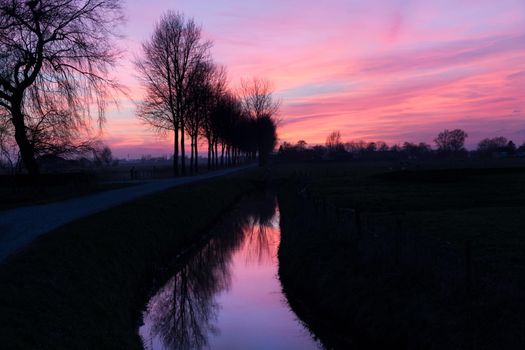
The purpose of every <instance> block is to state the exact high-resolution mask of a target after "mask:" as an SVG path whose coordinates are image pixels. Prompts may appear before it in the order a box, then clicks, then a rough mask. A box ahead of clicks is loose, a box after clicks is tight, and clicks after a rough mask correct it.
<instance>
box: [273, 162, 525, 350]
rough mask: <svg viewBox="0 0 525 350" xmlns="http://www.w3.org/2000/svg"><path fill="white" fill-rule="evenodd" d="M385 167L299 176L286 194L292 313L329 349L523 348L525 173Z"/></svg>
mask: <svg viewBox="0 0 525 350" xmlns="http://www.w3.org/2000/svg"><path fill="white" fill-rule="evenodd" d="M388 169H389V166H388V165H386V164H371V165H370V166H368V167H360V168H359V167H356V166H355V164H354V165H351V164H350V165H348V164H329V165H326V164H324V165H303V166H301V167H298V168H297V167H296V170H298V171H299V172H300V173H301V174H302V175H299V176H295V177H293V180H292V181H290V182H289V183H288V186H286V187H285V188H284V189H283V190H281V191H280V196H279V202H280V210H281V228H282V242H281V247H280V250H279V260H280V270H279V275H280V278H281V280H282V282H283V287H284V289H285V291H286V293H287V295H288V296H289V299H290V301H291V305H292V307H293V308H294V310H295V311H297V313H298V314H299V315H300V316H301V317H302V318H304V319H305V321H306V322H307V323H308V324H309V325H310V326H311V327H312V329H313V330H314V332H315V333H316V334H317V335H319V336H320V337H321V339H322V340H323V341H324V342H325V344H327V345H328V346H329V347H335V348H343V349H344V348H348V347H357V348H360V347H361V348H362V347H366V348H372V347H374V346H375V347H393V348H413V349H421V348H425V349H441V348H457V349H474V348H476V349H483V348H486V349H494V348H510V349H514V348H515V349H522V348H523V347H524V346H525V316H524V315H525V300H524V299H523V295H524V293H525V231H524V230H523V227H525V201H523V198H525V186H524V184H525V169H523V168H520V167H517V168H516V167H512V168H501V167H498V168H495V167H491V168H483V167H469V168H457V167H456V168H450V169H446V168H444V167H441V168H440V169H431V168H423V169H418V170H411V171H391V170H388ZM281 170H282V171H283V173H286V172H289V170H290V169H287V170H283V169H281ZM292 188H293V189H292ZM304 189H306V191H304ZM297 190H299V191H297ZM305 193H306V194H307V195H306V196H305ZM312 202H313V203H316V204H315V205H314V204H312ZM319 203H321V205H319ZM325 207H328V209H326V210H325ZM355 209H358V212H359V213H360V226H361V228H360V231H358V230H357V228H356V226H357V224H356V221H355V211H353V210H355ZM325 212H328V214H325ZM330 212H332V213H330ZM334 212H335V213H334ZM349 213H354V214H353V216H349V217H345V215H346V216H348V215H349Z"/></svg>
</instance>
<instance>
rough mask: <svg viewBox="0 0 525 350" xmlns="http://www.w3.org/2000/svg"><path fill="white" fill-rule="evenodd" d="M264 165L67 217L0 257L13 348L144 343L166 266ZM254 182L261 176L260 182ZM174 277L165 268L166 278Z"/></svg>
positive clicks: (7, 343)
mask: <svg viewBox="0 0 525 350" xmlns="http://www.w3.org/2000/svg"><path fill="white" fill-rule="evenodd" d="M257 174H258V173H257V172H255V171H254V172H250V173H246V172H245V173H242V174H237V175H231V176H228V177H224V178H220V179H215V180H210V181H207V182H203V183H199V184H195V185H189V186H183V187H177V188H174V189H172V190H169V191H166V192H163V193H160V194H155V195H152V196H148V197H144V198H142V199H140V200H136V201H134V202H130V203H127V204H124V205H121V206H119V207H116V208H113V209H111V210H108V211H105V212H102V213H99V214H96V215H93V216H90V217H87V218H84V219H81V220H79V221H76V222H74V223H71V224H68V225H66V226H64V227H62V228H60V229H58V230H56V231H54V232H52V233H49V234H46V235H44V236H42V237H41V238H40V239H38V240H37V241H35V242H34V243H33V244H31V245H30V246H29V247H28V248H27V249H25V250H23V251H22V252H20V253H18V254H17V255H14V256H12V257H11V258H10V259H8V260H7V261H6V262H5V263H3V264H2V265H0V285H1V286H2V288H0V310H2V311H1V312H0V344H1V346H0V347H2V348H6V349H139V348H141V341H140V338H139V337H138V335H137V328H138V321H139V320H140V311H141V307H142V306H143V305H144V304H145V302H146V300H147V297H148V294H149V293H150V292H151V290H150V288H152V285H153V278H154V277H157V278H162V273H160V276H159V271H162V269H160V267H163V268H164V271H165V273H169V271H166V268H165V267H166V266H169V262H170V261H172V260H173V259H174V257H175V256H176V255H177V254H178V253H180V252H181V251H183V250H184V249H187V248H188V247H190V246H191V245H192V244H195V243H196V242H198V241H199V240H200V239H202V237H203V234H204V233H206V232H207V229H208V228H209V227H210V226H211V225H212V224H213V223H214V222H215V221H216V220H217V219H218V218H219V217H220V215H221V214H222V213H223V212H224V211H225V210H226V209H228V208H229V207H230V206H231V205H232V204H233V203H235V202H236V201H237V199H238V198H239V197H240V196H242V195H243V194H244V193H246V192H248V191H250V190H251V189H253V187H254V184H255V183H257V182H256V180H257V176H258V175H257ZM254 181H255V182H254ZM166 277H167V276H166Z"/></svg>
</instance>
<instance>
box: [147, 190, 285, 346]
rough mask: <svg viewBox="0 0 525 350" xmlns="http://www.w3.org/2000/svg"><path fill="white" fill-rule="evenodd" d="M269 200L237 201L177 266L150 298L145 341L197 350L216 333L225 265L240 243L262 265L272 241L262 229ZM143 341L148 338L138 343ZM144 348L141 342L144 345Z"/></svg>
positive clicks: (227, 279) (271, 212) (227, 275)
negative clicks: (203, 242)
mask: <svg viewBox="0 0 525 350" xmlns="http://www.w3.org/2000/svg"><path fill="white" fill-rule="evenodd" d="M274 216H275V198H274V197H273V196H272V197H264V200H257V201H255V200H249V201H245V202H243V203H241V205H240V206H238V207H237V209H236V210H234V211H233V213H232V215H231V216H229V217H227V218H226V220H224V221H223V222H222V223H221V224H220V225H219V226H218V227H217V228H216V230H217V231H219V232H218V234H217V235H215V236H214V237H213V238H211V239H210V240H209V242H208V243H207V244H206V245H205V246H204V247H203V248H202V249H201V250H200V251H198V252H197V253H196V254H195V255H194V256H192V257H191V258H190V259H189V260H188V262H187V264H186V265H185V266H184V267H183V268H181V269H180V270H179V271H178V272H177V273H176V274H175V275H174V276H173V277H172V278H171V279H170V280H169V282H168V283H167V284H166V285H165V286H164V287H163V288H161V289H160V290H159V292H158V293H157V294H156V295H155V296H154V297H153V298H152V299H151V300H150V302H149V304H148V310H147V313H146V316H145V319H144V321H145V322H146V324H147V325H149V334H148V338H150V339H153V338H158V339H160V340H161V341H162V343H163V344H164V346H165V347H166V348H169V349H181V350H186V349H201V348H203V347H205V346H206V345H207V344H208V334H209V333H216V332H218V330H217V329H216V327H215V325H214V323H215V322H216V320H217V315H218V311H219V305H218V304H217V302H216V301H215V295H216V294H218V293H219V292H220V291H222V290H225V289H228V288H229V286H230V284H231V268H230V265H231V261H232V256H233V254H234V252H235V251H237V250H238V249H239V248H240V247H241V246H242V245H243V241H244V242H245V245H244V248H247V254H248V255H249V256H256V257H257V259H258V261H259V262H260V261H262V260H264V259H265V257H267V256H268V255H269V253H270V245H271V244H272V242H270V241H269V239H271V237H269V236H271V235H269V234H268V232H267V228H269V227H271V226H273V225H274V222H273V219H274ZM144 340H145V343H149V339H144ZM146 345H147V344H146Z"/></svg>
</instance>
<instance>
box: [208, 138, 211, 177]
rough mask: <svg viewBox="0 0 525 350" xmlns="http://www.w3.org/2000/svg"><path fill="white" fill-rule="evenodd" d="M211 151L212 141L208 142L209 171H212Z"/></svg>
mask: <svg viewBox="0 0 525 350" xmlns="http://www.w3.org/2000/svg"><path fill="white" fill-rule="evenodd" d="M211 150H212V146H211V142H210V140H208V170H211Z"/></svg>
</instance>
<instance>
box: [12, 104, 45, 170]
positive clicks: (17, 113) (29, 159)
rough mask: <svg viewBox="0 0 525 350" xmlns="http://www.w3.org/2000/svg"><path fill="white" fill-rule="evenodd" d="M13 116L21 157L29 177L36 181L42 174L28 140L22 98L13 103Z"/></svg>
mask: <svg viewBox="0 0 525 350" xmlns="http://www.w3.org/2000/svg"><path fill="white" fill-rule="evenodd" d="M11 115H12V117H13V119H12V122H13V126H14V127H15V140H16V143H17V145H18V148H19V149H20V156H21V157H22V161H23V162H24V166H25V167H26V169H27V172H28V173H29V176H30V177H31V178H32V179H33V180H35V179H36V178H37V177H38V175H39V174H40V169H39V168H38V163H37V162H36V159H35V149H34V147H33V145H32V144H31V142H29V139H28V138H27V134H26V125H25V121H24V114H23V113H22V99H21V98H20V99H17V100H15V101H13V106H12V108H11Z"/></svg>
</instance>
